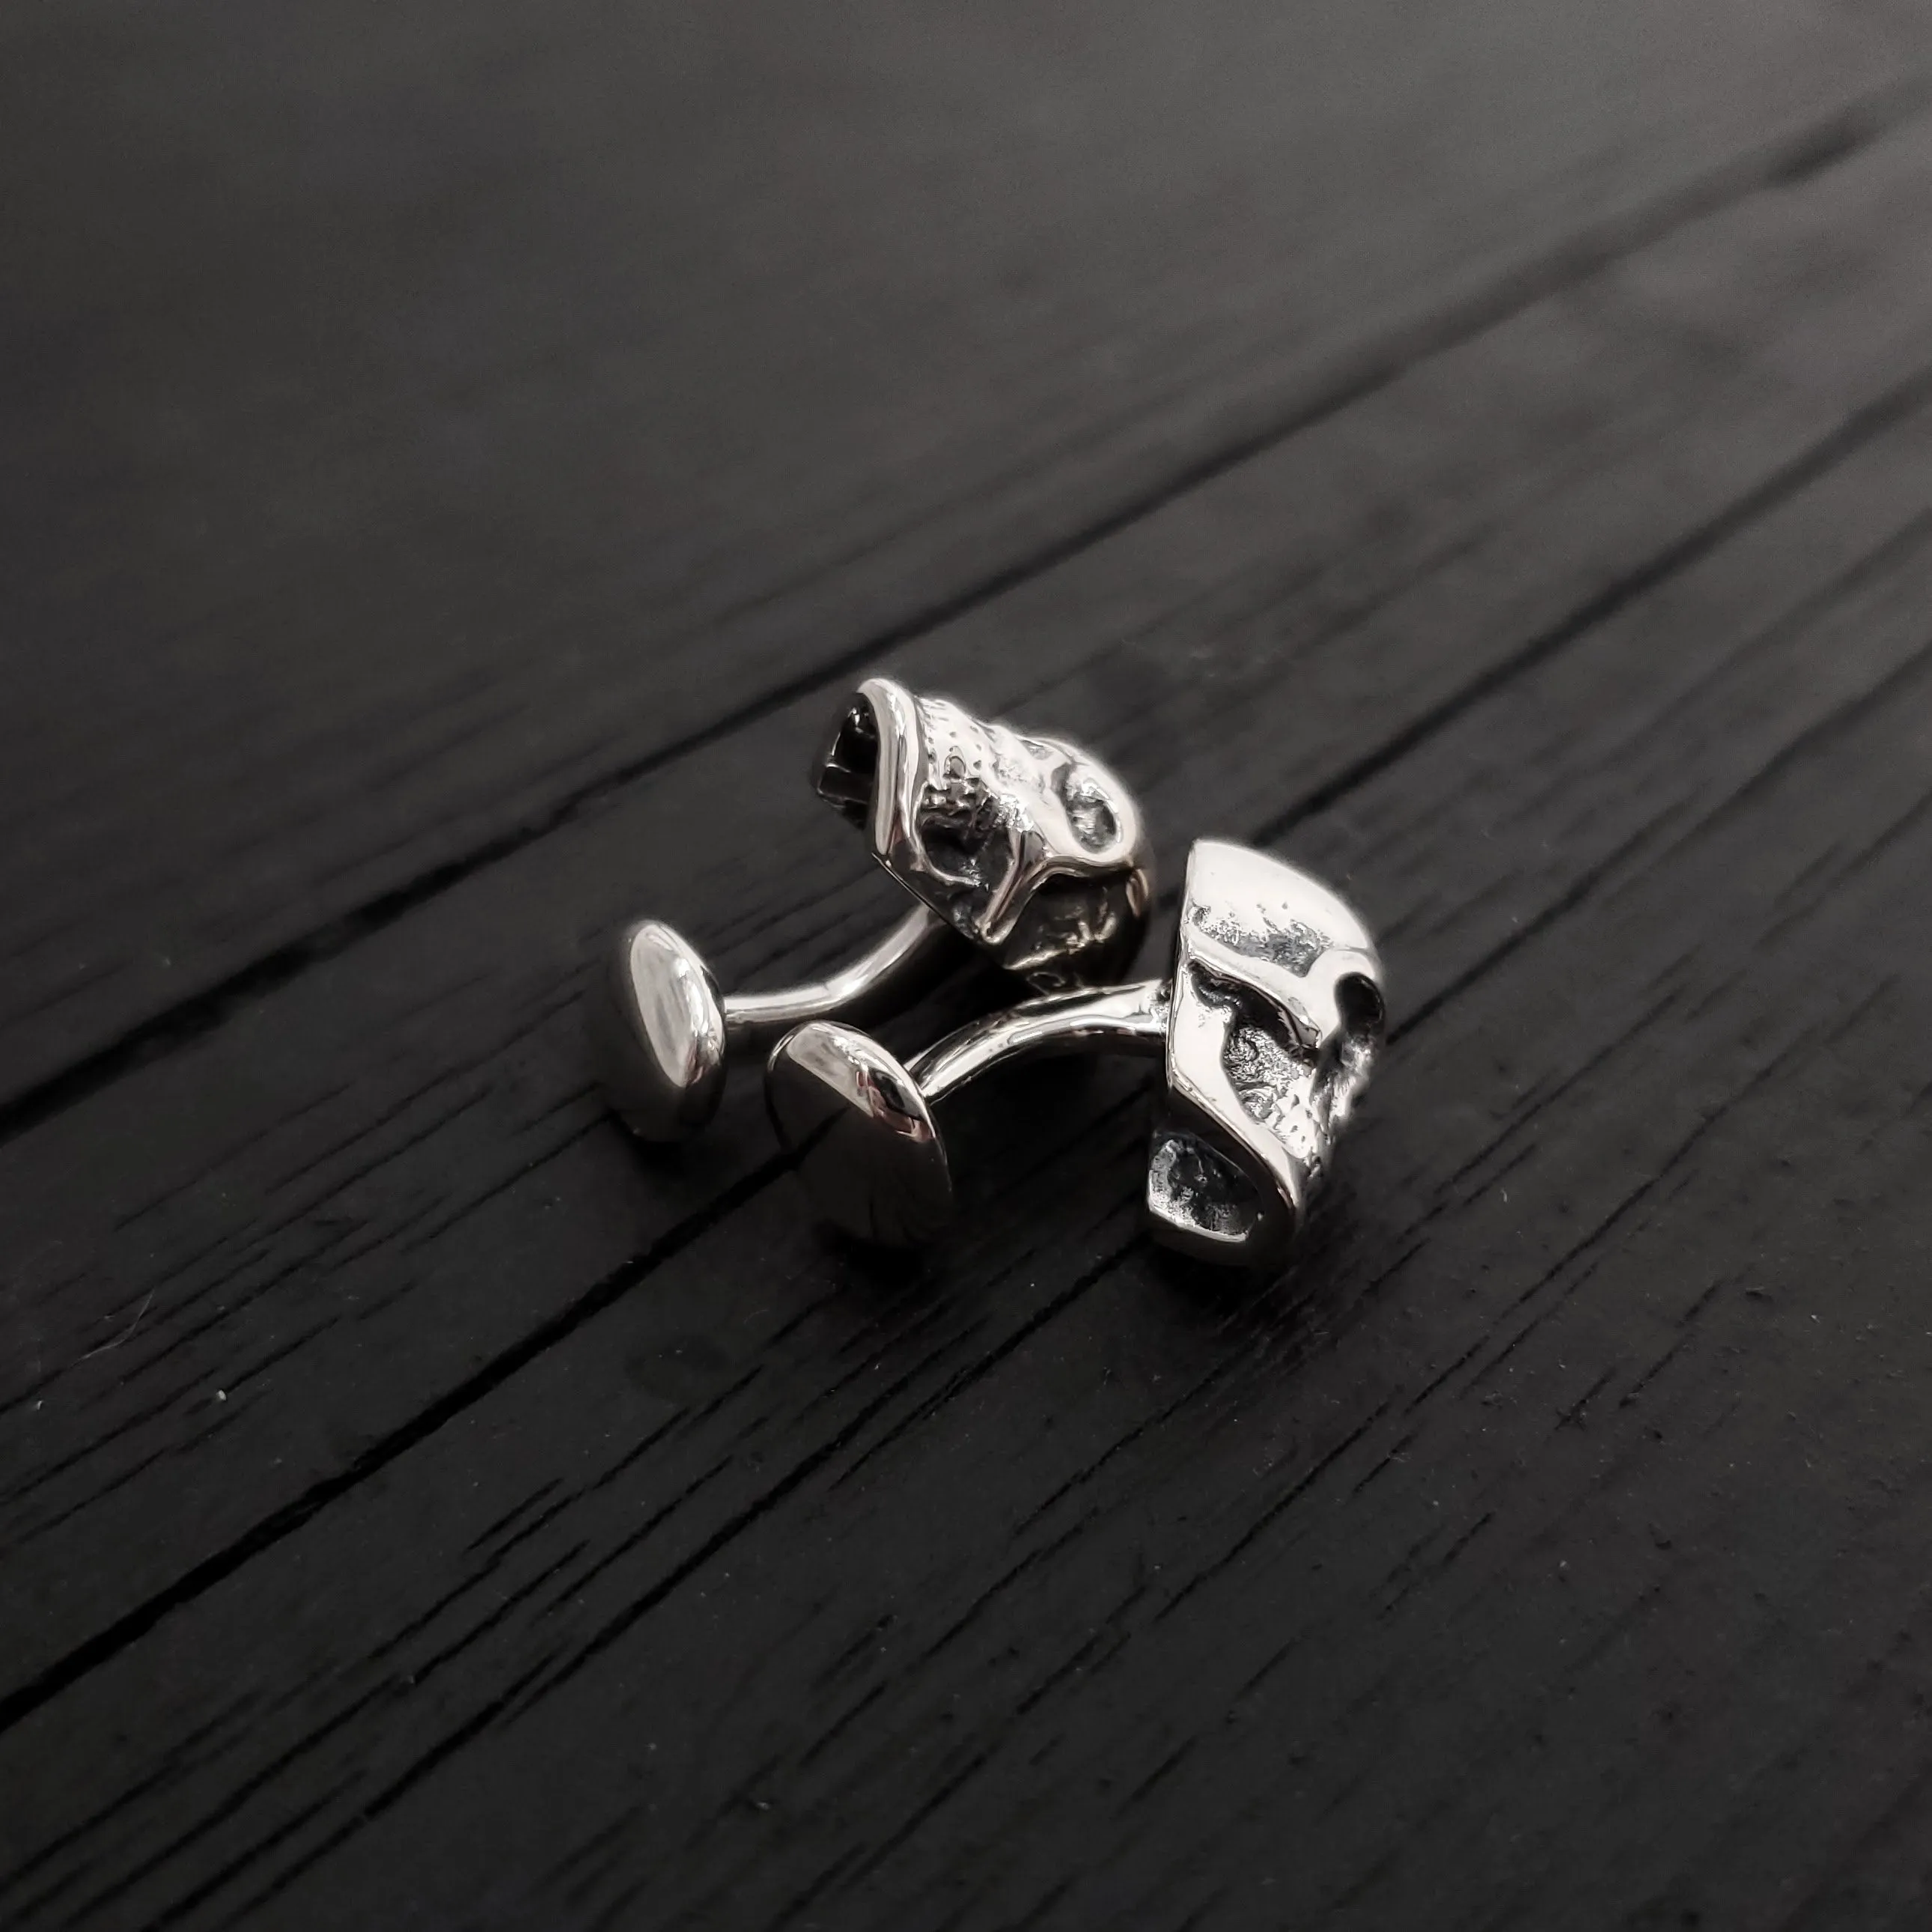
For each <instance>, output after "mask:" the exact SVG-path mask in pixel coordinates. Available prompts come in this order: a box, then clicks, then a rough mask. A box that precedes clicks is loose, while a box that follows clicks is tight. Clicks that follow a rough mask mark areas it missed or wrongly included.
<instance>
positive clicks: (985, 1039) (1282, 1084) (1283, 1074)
mask: <svg viewBox="0 0 1932 1932" xmlns="http://www.w3.org/2000/svg"><path fill="white" fill-rule="evenodd" d="M1383 1019H1384V1015H1383V1001H1382V964H1381V962H1380V960H1379V959H1378V958H1377V956H1376V950H1375V946H1374V943H1373V941H1371V940H1370V938H1369V935H1368V933H1367V931H1366V930H1365V929H1364V926H1363V925H1362V923H1361V920H1360V919H1358V917H1357V916H1355V913H1353V912H1352V910H1350V909H1349V907H1348V906H1347V905H1346V904H1344V903H1343V901H1342V900H1341V899H1340V898H1337V896H1336V895H1335V894H1334V892H1331V891H1330V890H1329V889H1328V887H1327V886H1324V885H1322V883H1320V882H1319V880H1315V879H1313V878H1311V877H1309V876H1308V874H1307V873H1305V872H1302V871H1298V870H1297V869H1296V868H1295V867H1294V866H1292V865H1286V864H1285V863H1284V862H1283V861H1281V860H1280V859H1274V858H1271V857H1269V856H1268V855H1267V854H1265V853H1260V852H1256V851H1253V850H1250V849H1249V848H1248V847H1245V846H1241V845H1233V844H1226V843H1223V842H1222V841H1218V840H1211V839H1204V840H1202V841H1200V842H1199V843H1198V844H1196V846H1195V847H1194V849H1193V852H1192V853H1191V854H1190V857H1189V860H1188V867H1187V890H1186V893H1185V895H1184V900H1183V903H1182V907H1181V921H1180V927H1179V930H1178V934H1177V935H1176V938H1175V962H1174V972H1173V976H1172V978H1171V979H1169V980H1148V981H1145V982H1143V983H1140V984H1138V985H1133V986H1118V987H1113V988H1108V989H1100V990H1097V991H1082V992H1067V993H1061V994H1057V995H1051V996H1049V997H1048V998H1043V999H1037V1000H1029V1001H1025V1002H1024V1003H1022V1004H1020V1005H1019V1006H1016V1007H1011V1008H1009V1009H1008V1010H1007V1011H1006V1012H1004V1013H995V1014H994V1015H992V1016H990V1017H989V1018H988V1019H984V1020H980V1021H977V1022H974V1024H973V1025H970V1026H967V1027H963V1028H961V1029H960V1030H959V1031H958V1032H956V1033H955V1034H952V1035H950V1037H947V1039H945V1040H941V1041H940V1042H939V1043H938V1044H937V1045H936V1046H932V1047H929V1048H928V1049H926V1052H923V1053H921V1054H919V1055H917V1056H916V1058H914V1059H913V1060H912V1061H910V1062H907V1063H905V1064H901V1063H900V1062H899V1061H898V1060H896V1059H895V1058H893V1056H892V1055H890V1054H889V1053H888V1052H886V1050H885V1049H884V1048H883V1047H882V1046H880V1045H879V1044H878V1043H877V1041H875V1040H871V1039H870V1038H868V1037H867V1036H866V1035H865V1034H862V1033H860V1032H859V1031H857V1030H856V1028H852V1027H850V1026H842V1025H837V1024H835V1023H831V1022H814V1023H811V1024H809V1025H805V1026H803V1027H801V1028H799V1030H798V1031H796V1032H795V1033H793V1034H789V1035H788V1036H787V1037H786V1038H785V1039H784V1040H781V1042H780V1043H779V1044H778V1047H777V1048H776V1049H775V1051H774V1052H773V1053H772V1058H771V1062H770V1065H769V1069H768V1070H767V1073H766V1098H767V1100H768V1101H769V1105H770V1108H771V1113H772V1121H773V1123H774V1124H775V1126H776V1127H777V1128H778V1134H779V1136H780V1138H781V1139H782V1140H783V1141H784V1143H785V1145H786V1146H787V1148H789V1149H790V1151H791V1152H792V1153H793V1155H794V1156H795V1157H796V1161H797V1165H798V1169H799V1174H800V1176H801V1177H802V1179H803V1180H804V1181H805V1185H806V1187H808V1190H810V1191H811V1194H812V1196H813V1197H814V1199H815V1201H816V1202H817V1205H818V1208H819V1209H820V1212H821V1213H822V1214H823V1216H824V1217H825V1218H826V1220H829V1221H830V1222H832V1223H833V1224H834V1225H835V1226H838V1227H841V1228H843V1229H845V1230H846V1231H847V1232H849V1233H851V1234H853V1235H858V1236H859V1237H860V1238H862V1239H865V1240H870V1241H879V1242H882V1243H884V1244H888V1245H890V1246H894V1247H914V1246H917V1245H919V1244H922V1243H923V1242H926V1241H930V1240H932V1239H933V1238H935V1236H937V1235H939V1234H940V1233H941V1232H943V1231H944V1229H945V1227H946V1226H947V1223H949V1222H950V1220H951V1219H952V1217H953V1180H952V1174H951V1170H950V1167H949V1165H948V1163H947V1157H946V1149H945V1144H944V1141H943V1140H942V1139H941V1136H940V1133H939V1130H938V1127H936V1126H935V1123H934V1120H933V1111H932V1110H933V1109H934V1107H935V1106H937V1105H938V1103H940V1102H941V1101H942V1100H944V1099H945V1098H946V1097H947V1096H948V1095H949V1094H953V1093H954V1092H956V1091H957V1090H958V1089H959V1088H961V1087H962V1086H963V1085H965V1084H966V1083H967V1082H968V1081H970V1080H972V1079H974V1078H976V1077H977V1076H979V1075H980V1074H981V1073H986V1072H987V1071H989V1070H991V1069H992V1068H993V1067H998V1066H1001V1065H1004V1064H1006V1063H1007V1062H1009V1061H1015V1060H1018V1059H1021V1058H1029V1057H1034V1056H1038V1055H1048V1054H1068V1053H1108V1052H1126V1053H1135V1054H1141V1055H1147V1056H1149V1057H1151V1058H1159V1059H1160V1061H1162V1063H1163V1073H1164V1079H1163V1102H1162V1105H1161V1107H1160V1113H1159V1118H1158V1119H1157V1123H1156V1125H1155V1127H1154V1138H1153V1142H1152V1145H1151V1148H1150V1150H1149V1153H1148V1175H1147V1206H1148V1216H1149V1218H1150V1221H1151V1226H1152V1230H1153V1233H1154V1238H1155V1239H1156V1240H1157V1241H1160V1242H1161V1243H1163V1244H1164V1245H1165V1246H1167V1247H1172V1248H1175V1249H1178V1250H1180V1251H1181V1252H1182V1253H1186V1254H1188V1255H1191V1256H1194V1257H1195V1258H1196V1259H1199V1260H1202V1261H1208V1262H1221V1263H1225V1264H1229V1265H1238V1266H1241V1267H1251V1268H1252V1267H1263V1266H1269V1265H1274V1264H1276V1263H1277V1262H1280V1259H1282V1258H1283V1256H1284V1255H1285V1254H1286V1252H1287V1250H1288V1248H1289V1244H1290V1243H1291V1242H1292V1241H1293V1239H1294V1237H1295V1234H1296V1232H1298V1229H1299V1228H1300V1226H1301V1222H1302V1219H1303V1217H1304V1214H1305V1212H1306V1211H1307V1205H1308V1202H1309V1200H1310V1197H1311V1196H1312V1195H1313V1193H1314V1191H1315V1190H1316V1188H1317V1187H1319V1185H1320V1184H1321V1182H1322V1179H1323V1178H1324V1176H1325V1174H1326V1172H1327V1170H1328V1163H1329V1160H1330V1159H1331V1154H1332V1152H1333V1149H1334V1140H1335V1136H1337V1134H1338V1133H1340V1131H1341V1129H1342V1127H1343V1124H1344V1123H1345V1122H1346V1120H1347V1118H1348V1115H1349V1110H1350V1109H1351V1107H1352V1105H1353V1104H1354V1102H1355V1097H1356V1096H1357V1095H1358V1094H1359V1093H1360V1091H1361V1089H1362V1088H1363V1087H1364V1085H1366V1084H1367V1080H1368V1078H1369V1076H1370V1072H1371V1071H1372V1070H1373V1066H1374V1064H1375V1060H1376V1055H1377V1053H1378V1052H1379V1049H1380V1046H1381V1043H1382V1030H1383Z"/></svg>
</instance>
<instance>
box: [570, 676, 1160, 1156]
mask: <svg viewBox="0 0 1932 1932" xmlns="http://www.w3.org/2000/svg"><path fill="white" fill-rule="evenodd" d="M814 778H815V781H816V784H817V790H818V792H819V793H820V796H822V797H823V798H825V799H827V800H828V801H829V802H830V803H832V805H834V806H835V808H837V809H838V811H840V812H841V814H843V815H844V817H847V819H849V820H850V821H851V822H852V823H854V824H855V825H857V826H860V827H862V829H864V830H865V832H866V834H867V835H868V841H869V842H870V844H871V849H872V853H873V856H874V858H875V859H877V861H878V862H879V863H880V865H882V866H883V868H885V870H886V871H887V872H889V873H890V874H891V875H892V877H894V878H895V879H896V880H898V882H899V883H901V885H902V886H904V887H905V888H906V889H907V891H908V892H910V893H911V894H912V895H913V898H915V899H916V900H917V901H919V905H918V906H917V907H916V909H915V910H913V911H911V912H910V913H907V915H906V916H904V918H903V919H901V920H900V922H898V924H897V925H896V926H894V927H893V928H892V931H891V932H889V933H888V934H887V935H886V936H885V938H883V940H881V941H880V942H879V944H877V946H875V947H873V948H872V949H871V951H869V952H868V953H865V954H864V955H863V956H862V957H861V958H859V959H856V960H855V961H853V962H852V964H851V965H849V966H847V967H845V968H843V969H841V971H838V972H837V973H835V974H832V975H831V976H830V977H828V978H826V979H825V980H820V981H817V982H814V983H811V984H809V985H807V986H796V987H790V988H787V989H784V991H782V992H769V993H738V994H732V995H723V994H721V993H720V992H719V991H718V985H717V982H716V980H715V979H714V978H713V977H712V974H711V972H710V970H709V968H707V967H706V965H705V963H704V962H703V959H701V958H700V956H699V955H698V953H697V950H695V949H694V947H692V946H691V944H690V943H689V941H687V940H685V938H682V936H681V935H679V934H678V933H677V932H675V931H674V930H673V929H672V928H670V926H665V925H664V924H662V923H661V922H659V921H657V920H655V919H646V920H643V921H641V922H639V923H637V924H636V925H634V926H630V927H628V928H627V929H625V931H624V932H622V933H620V934H619V935H618V937H617V938H616V941H615V943H614V944H613V947H612V948H611V950H610V952H609V953H608V954H607V956H606V957H605V959H604V964H603V968H602V970H601V971H600V972H599V974H598V975H597V977H596V978H595V980H594V982H593V983H592V988H591V991H590V994H589V1024H590V1028H591V1031H592V1039H593V1043H594V1045H595V1050H596V1052H597V1055H598V1062H599V1066H600V1070H601V1074H602V1076H603V1080H604V1088H605V1090H606V1091H607V1094H608V1095H609V1097H610V1103H611V1105H612V1106H613V1107H614V1108H615V1109H616V1111H617V1112H618V1113H619V1115H622V1118H623V1119H624V1121H625V1124H627V1125H628V1127H630V1128H631V1131H632V1132H633V1133H636V1134H637V1135H639V1136H640V1137H641V1138H643V1139H646V1140H651V1141H676V1140H681V1139H684V1138H685V1137H686V1136H688V1135H690V1134H691V1133H695V1132H696V1131H697V1130H698V1129H699V1128H700V1127H703V1125H704V1124H705V1122H706V1121H708V1120H709V1119H710V1118H711V1116H712V1115H713V1114H714V1113H715V1112H716V1111H717V1108H718V1100H719V1099H720V1097H721V1095H722V1094H723V1092H724V1079H725V1070H726V1067H727V1064H728V1062H729V1061H730V1060H732V1059H733V1058H740V1057H742V1056H744V1055H748V1054H753V1053H760V1054H762V1053H763V1052H766V1050H767V1049H769V1047H770V1046H771V1045H772V1043H773V1042H774V1041H775V1040H778V1039H780V1038H781V1037H783V1036H784V1034H787V1033H789V1032H790V1031H791V1030H792V1029H793V1028H796V1027H797V1026H799V1025H802V1024H804V1023H805V1022H808V1021H811V1020H826V1021H834V1020H843V1021H849V1022H857V1023H861V1024H870V1023H871V1022H875V1021H877V1020H880V1019H884V1018H886V1017H887V1016H889V1015H891V1014H892V1013H897V1012H900V1011H901V1010H904V1008H905V1007H907V1006H909V1005H910V1004H912V1003H913V1001H915V1000H916V999H918V998H919V997H920V995H922V994H923V993H924V992H926V991H927V990H928V989H929V988H930V987H931V986H932V984H933V983H935V981H936V980H938V979H940V978H941V977H944V974H946V973H947V972H948V971H950V970H951V968H953V967H954V966H955V965H958V964H959V963H960V962H962V961H963V960H965V959H968V958H971V956H973V953H974V952H976V951H977V953H978V954H979V955H980V956H982V957H983V958H985V959H989V960H991V961H992V962H994V963H995V964H996V965H999V966H1001V967H1002V968H1004V969H1005V970H1006V971H1009V972H1011V973H1013V974H1017V975H1018V976H1019V977H1020V978H1021V979H1022V980H1025V983H1027V984H1028V986H1031V987H1033V988H1034V989H1035V990H1036V991H1047V990H1050V989H1056V988H1065V987H1076V986H1089V985H1091V984H1093V983H1094V982H1095V981H1096V980H1101V979H1105V978H1108V977H1112V976H1113V975H1115V974H1118V973H1119V972H1120V971H1122V970H1123V969H1124V968H1125V966H1126V965H1127V963H1128V962H1129V961H1130V960H1131V959H1132V958H1133V954H1134V952H1135V951H1136V949H1137V948H1138V947H1139V944H1140V941H1141V938H1142V934H1143V932H1145V929H1146V922H1147V912H1148V906H1149V905H1150V904H1151V902H1152V898H1153V890H1154V886H1153V874H1152V871H1151V859H1150V854H1149V850H1148V842H1147V838H1146V835H1145V832H1144V831H1143V829H1142V825H1141V820H1140V814H1139V810H1138V809H1137V808H1136V806H1135V804H1134V802H1133V799H1132V797H1131V796H1129V794H1128V793H1127V789H1126V787H1124V785H1122V784H1121V781H1119V780H1118V778H1115V776H1114V775H1113V774H1112V772H1109V771H1108V770H1107V769H1106V767H1105V766H1103V765H1100V764H1099V763H1096V762H1095V760H1093V759H1091V758H1090V757H1088V755H1087V754H1085V752H1084V751H1082V750H1081V749H1080V748H1079V747H1078V746H1077V745H1070V744H1067V743H1066V742H1064V741H1062V740H1061V739H1053V738H1036V737H1028V736H1022V734H1021V733H1018V732H1016V731H1014V730H1011V729H1010V727H1007V726H1006V725H1004V724H991V723H988V722H987V721H985V720H983V719H981V718H976V717H974V715H972V714H971V712H967V711H965V710H963V709H961V707H960V706H958V705H956V704H955V703H953V702H952V701H951V700H950V699H947V698H943V697H919V696H917V695H916V694H913V692H911V691H908V690H907V689H906V688H905V687H904V685H901V684H898V683H896V682H894V681H893V680H892V679H890V678H868V679H866V681H865V682H864V683H863V684H862V685H860V686H859V689H858V691H856V693H855V694H854V695H853V698H852V700H851V701H850V703H849V704H848V705H847V706H846V708H845V709H844V711H843V712H841V715H840V718H839V722H838V726H837V727H836V728H835V730H834V731H833V733H832V739H831V742H830V743H829V745H828V746H827V748H826V750H825V751H824V752H823V754H822V755H821V757H820V759H819V760H818V762H817V765H816V766H814Z"/></svg>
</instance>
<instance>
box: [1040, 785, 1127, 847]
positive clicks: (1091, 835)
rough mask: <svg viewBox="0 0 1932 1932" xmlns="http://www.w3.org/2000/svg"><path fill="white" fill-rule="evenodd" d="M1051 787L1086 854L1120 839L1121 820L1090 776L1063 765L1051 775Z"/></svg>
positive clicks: (1105, 795)
mask: <svg viewBox="0 0 1932 1932" xmlns="http://www.w3.org/2000/svg"><path fill="white" fill-rule="evenodd" d="M1053 788H1054V790H1055V791H1056V792H1057V793H1059V795H1060V802H1061V805H1062V806H1063V807H1064V808H1065V810H1066V812H1067V823H1068V824H1069V825H1070V826H1073V835H1074V837H1075V838H1077V839H1079V841H1080V842H1081V844H1082V845H1084V846H1085V847H1086V848H1087V850H1088V851H1090V852H1100V851H1104V850H1106V847H1108V846H1109V845H1111V844H1113V843H1114V842H1115V840H1116V839H1118V838H1119V837H1120V835H1121V826H1120V821H1119V820H1118V819H1117V818H1116V817H1115V816H1114V813H1113V808H1112V806H1111V805H1109V804H1108V802H1107V794H1106V793H1105V792H1104V791H1103V790H1101V789H1100V786H1099V785H1098V784H1096V783H1095V782H1094V778H1093V777H1092V776H1091V774H1090V773H1088V772H1086V771H1085V770H1083V769H1082V768H1081V767H1080V766H1078V765H1062V766H1061V768H1060V769H1059V770H1058V771H1057V772H1055V773H1054V775H1053Z"/></svg>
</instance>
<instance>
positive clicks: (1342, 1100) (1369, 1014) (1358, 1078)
mask: <svg viewBox="0 0 1932 1932" xmlns="http://www.w3.org/2000/svg"><path fill="white" fill-rule="evenodd" d="M1335 1004H1337V1006H1338V1007H1340V1008H1341V1010H1342V1025H1341V1027H1340V1029H1339V1030H1338V1031H1337V1034H1336V1035H1335V1037H1334V1039H1333V1040H1331V1041H1330V1042H1329V1043H1328V1046H1327V1047H1326V1048H1325V1049H1324V1051H1323V1052H1322V1064H1321V1067H1320V1070H1319V1072H1318V1073H1317V1074H1316V1082H1315V1094H1316V1104H1317V1106H1318V1107H1319V1110H1320V1113H1321V1118H1322V1119H1323V1120H1324V1121H1326V1122H1327V1123H1328V1131H1329V1132H1330V1133H1340V1131H1341V1130H1342V1128H1343V1125H1344V1124H1346V1121H1347V1120H1348V1118H1349V1111H1350V1109H1352V1108H1353V1106H1355V1096H1356V1095H1357V1094H1359V1093H1360V1092H1361V1091H1362V1089H1363V1088H1364V1087H1366V1086H1367V1085H1368V1084H1369V1076H1370V1074H1371V1073H1373V1072H1374V1071H1375V1065H1376V1058H1377V1057H1378V1056H1379V1055H1380V1053H1381V1052H1382V1030H1383V1027H1384V1025H1385V1014H1384V1010H1383V1007H1382V989H1380V988H1379V986H1376V983H1375V982H1374V981H1373V980H1370V979H1368V978H1366V977H1364V975H1362V974H1359V973H1352V974H1349V977H1348V978H1347V979H1346V980H1342V981H1340V982H1339V983H1337V986H1336V988H1335Z"/></svg>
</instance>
